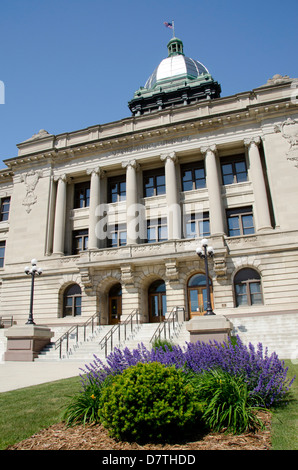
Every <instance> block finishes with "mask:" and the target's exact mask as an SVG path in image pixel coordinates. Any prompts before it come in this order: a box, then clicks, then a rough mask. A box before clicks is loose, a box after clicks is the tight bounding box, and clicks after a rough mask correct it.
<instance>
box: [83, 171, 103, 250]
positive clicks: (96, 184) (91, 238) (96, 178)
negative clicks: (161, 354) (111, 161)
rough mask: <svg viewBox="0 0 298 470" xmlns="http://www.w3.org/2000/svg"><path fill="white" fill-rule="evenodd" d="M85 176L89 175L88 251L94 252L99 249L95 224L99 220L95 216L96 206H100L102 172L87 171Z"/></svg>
mask: <svg viewBox="0 0 298 470" xmlns="http://www.w3.org/2000/svg"><path fill="white" fill-rule="evenodd" d="M87 174H88V175H91V181H90V205H89V232H88V249H89V250H96V249H97V248H99V244H98V238H97V235H96V224H97V222H98V220H99V217H98V215H96V214H97V211H96V209H97V206H99V204H100V177H101V175H102V171H101V170H100V168H93V169H88V170H87Z"/></svg>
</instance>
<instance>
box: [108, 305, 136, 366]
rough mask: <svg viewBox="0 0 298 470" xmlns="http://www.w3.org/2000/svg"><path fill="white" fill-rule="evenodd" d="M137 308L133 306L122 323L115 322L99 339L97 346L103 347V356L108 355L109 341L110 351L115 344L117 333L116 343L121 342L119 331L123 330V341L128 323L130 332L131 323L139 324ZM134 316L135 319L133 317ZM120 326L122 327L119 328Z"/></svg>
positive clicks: (131, 328)
mask: <svg viewBox="0 0 298 470" xmlns="http://www.w3.org/2000/svg"><path fill="white" fill-rule="evenodd" d="M139 313H140V312H139V309H138V308H135V309H134V310H133V311H132V312H131V314H130V315H129V316H128V317H127V318H126V320H124V321H123V322H122V323H117V324H116V325H114V326H112V328H111V329H110V330H109V331H108V333H107V334H106V335H105V336H104V337H103V338H102V339H101V341H100V342H99V346H100V348H101V349H103V348H105V357H107V355H108V343H109V342H110V351H112V349H113V347H114V345H115V336H116V335H117V334H118V343H120V342H121V331H122V330H123V331H124V338H122V339H124V341H126V338H127V327H128V325H129V324H130V333H132V331H133V325H134V324H135V325H138V324H139ZM134 318H135V319H134ZM121 327H123V329H122V330H121Z"/></svg>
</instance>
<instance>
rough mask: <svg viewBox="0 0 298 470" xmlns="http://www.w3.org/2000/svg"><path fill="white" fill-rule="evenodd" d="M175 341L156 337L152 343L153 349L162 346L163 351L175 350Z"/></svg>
mask: <svg viewBox="0 0 298 470" xmlns="http://www.w3.org/2000/svg"><path fill="white" fill-rule="evenodd" d="M173 346H174V345H173V343H172V342H171V341H169V340H167V339H160V338H158V339H156V340H155V341H154V342H153V344H152V348H153V349H157V350H158V349H159V348H162V350H163V351H165V352H166V351H172V350H173Z"/></svg>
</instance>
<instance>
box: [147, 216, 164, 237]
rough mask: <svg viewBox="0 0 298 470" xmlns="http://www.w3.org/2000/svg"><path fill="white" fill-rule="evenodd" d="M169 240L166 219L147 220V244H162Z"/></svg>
mask: <svg viewBox="0 0 298 470" xmlns="http://www.w3.org/2000/svg"><path fill="white" fill-rule="evenodd" d="M167 239H168V227H167V219H166V218H165V217H162V218H158V219H150V220H147V243H156V242H162V241H165V240H167Z"/></svg>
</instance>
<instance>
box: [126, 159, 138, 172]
mask: <svg viewBox="0 0 298 470" xmlns="http://www.w3.org/2000/svg"><path fill="white" fill-rule="evenodd" d="M129 166H130V167H131V168H134V169H135V170H138V169H139V168H140V164H139V163H138V162H137V161H136V159H135V158H133V159H132V160H127V161H126V162H122V168H128V167H129Z"/></svg>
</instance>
